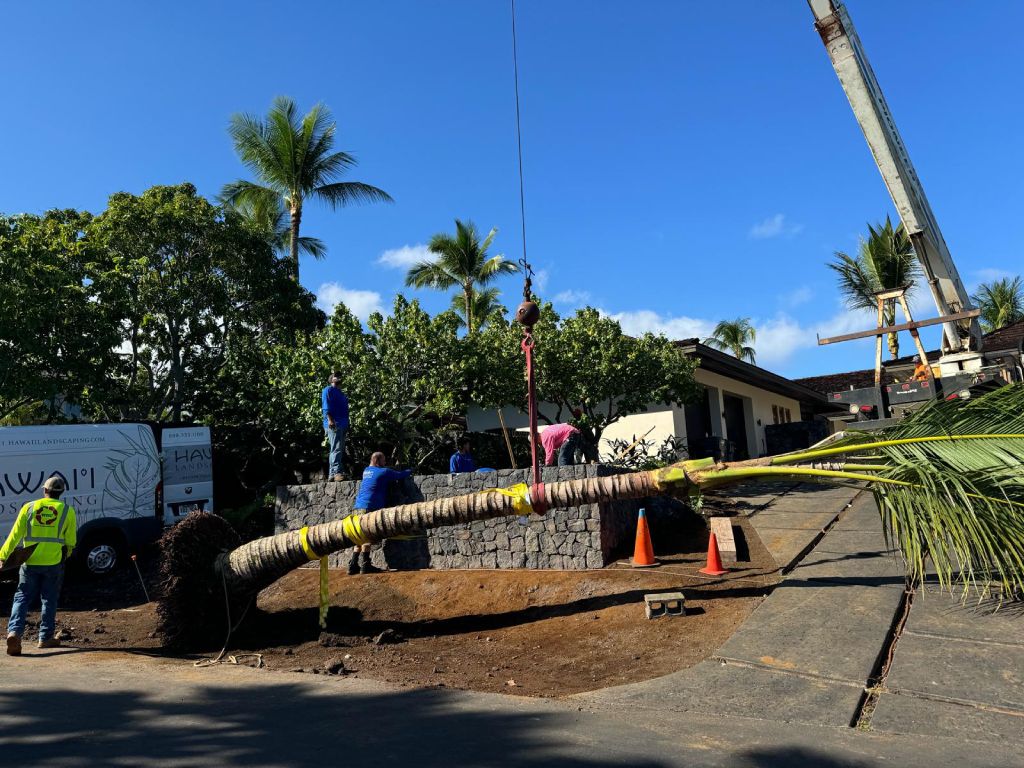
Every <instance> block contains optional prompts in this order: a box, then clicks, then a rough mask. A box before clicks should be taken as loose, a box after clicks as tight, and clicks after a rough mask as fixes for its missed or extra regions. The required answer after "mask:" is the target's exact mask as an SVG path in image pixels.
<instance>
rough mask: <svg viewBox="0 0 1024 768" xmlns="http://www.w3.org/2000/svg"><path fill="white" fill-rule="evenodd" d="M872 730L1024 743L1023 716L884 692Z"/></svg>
mask: <svg viewBox="0 0 1024 768" xmlns="http://www.w3.org/2000/svg"><path fill="white" fill-rule="evenodd" d="M871 730H872V731H882V732H888V733H908V734H909V733H912V734H920V735H934V736H953V737H957V738H963V739H970V740H975V741H993V742H1002V741H1004V740H1012V741H1016V742H1022V741H1024V716H1021V715H1011V714H1006V713H1002V712H996V711H993V710H984V709H979V708H977V707H971V706H964V705H962V704H952V703H949V702H944V701H935V700H932V699H923V698H921V697H919V696H901V695H898V694H892V693H883V694H882V695H881V696H880V697H879V699H878V704H877V706H876V707H875V712H874V714H873V715H872V717H871ZM1018 749H1019V747H1018ZM1021 762H1024V761H1021ZM947 764H948V763H947ZM1018 764H1020V763H1018Z"/></svg>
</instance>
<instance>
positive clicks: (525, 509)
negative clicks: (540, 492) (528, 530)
mask: <svg viewBox="0 0 1024 768" xmlns="http://www.w3.org/2000/svg"><path fill="white" fill-rule="evenodd" d="M481 493H500V494H501V495H502V496H509V497H511V498H512V508H513V509H514V510H515V511H516V514H517V515H528V514H530V513H531V512H533V507H532V506H530V486H528V485H527V484H526V483H518V484H517V485H513V486H510V487H508V488H488V489H487V490H486V491H481Z"/></svg>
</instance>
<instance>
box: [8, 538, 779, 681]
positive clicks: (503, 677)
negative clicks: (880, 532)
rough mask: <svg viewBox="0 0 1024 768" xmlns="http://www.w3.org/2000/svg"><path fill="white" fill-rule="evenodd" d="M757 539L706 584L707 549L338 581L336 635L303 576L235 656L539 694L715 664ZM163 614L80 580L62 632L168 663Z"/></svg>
mask: <svg viewBox="0 0 1024 768" xmlns="http://www.w3.org/2000/svg"><path fill="white" fill-rule="evenodd" d="M744 527H745V526H744ZM747 539H748V541H749V549H750V552H749V561H744V562H741V563H739V564H738V565H736V566H733V567H732V568H731V569H730V573H729V574H728V575H727V576H725V577H723V578H721V579H715V578H710V577H706V576H703V575H701V574H698V573H697V569H698V568H700V567H701V566H703V559H704V553H703V551H702V550H703V547H705V546H706V544H705V543H702V541H706V540H698V541H694V542H693V546H691V547H688V549H691V550H694V551H691V552H688V553H685V554H681V555H674V556H668V557H661V561H662V565H661V566H660V567H659V568H654V569H644V570H639V569H632V568H629V567H628V565H626V564H616V565H614V566H611V567H609V568H605V569H603V570H595V571H414V572H401V573H398V572H393V573H384V574H377V575H370V576H347V575H345V574H344V573H342V572H340V571H332V572H331V574H330V605H331V608H330V611H329V613H328V626H327V630H326V631H325V632H321V630H320V628H319V626H318V620H317V617H318V613H317V607H316V606H317V596H318V573H317V571H316V569H315V568H314V569H301V570H299V571H296V572H294V573H292V574H289V575H288V576H287V577H285V578H283V579H281V580H280V581H279V582H277V583H276V584H274V585H273V586H272V587H270V588H269V589H267V590H265V591H264V592H263V593H262V594H261V595H260V597H259V599H258V601H257V605H256V606H254V607H252V608H251V609H250V611H249V615H248V616H247V617H246V622H245V624H244V625H243V627H242V628H241V630H240V631H239V632H237V633H236V634H235V635H234V636H233V637H232V642H231V649H230V650H229V652H228V653H229V654H233V655H234V656H235V660H236V661H237V662H238V663H244V664H254V665H256V664H260V663H262V665H263V666H265V667H267V668H269V669H277V670H290V671H303V672H315V673H323V674H350V675H356V676H359V677H365V678H370V679H375V680H383V681H387V682H390V683H396V684H399V685H405V686H415V687H422V686H447V687H452V688H462V689H471V690H478V691H501V692H505V693H514V694H522V695H530V696H562V695H568V694H572V693H578V692H580V691H586V690H592V689H596V688H603V687H606V686H611V685H619V684H623V683H629V682H635V681H639V680H644V679H648V678H652V677H657V676H660V675H664V674H667V673H670V672H674V671H676V670H679V669H683V668H685V667H688V666H692V665H694V664H696V663H697V662H699V661H701V660H702V659H705V658H707V657H708V656H709V655H710V654H711V653H712V652H713V651H714V650H715V649H716V648H717V647H718V646H719V645H721V644H722V643H723V642H724V641H725V640H726V638H728V637H729V635H730V634H731V633H732V632H733V631H734V630H735V628H736V627H737V626H738V625H739V624H740V623H741V622H742V621H743V620H744V619H745V618H746V617H747V615H749V613H750V611H751V610H753V608H754V607H755V606H756V605H757V604H758V603H759V602H760V600H761V599H762V597H763V596H764V595H765V594H767V592H768V591H770V589H771V585H772V584H774V583H775V581H776V580H777V579H776V576H775V574H774V573H773V569H774V563H773V562H772V561H771V559H770V557H769V556H768V555H767V553H766V552H765V551H764V550H763V548H762V547H761V545H760V542H758V541H757V538H756V536H752V535H750V534H749V533H748V534H747ZM148 566H149V567H148V568H147V567H146V566H145V565H144V567H143V574H144V575H145V576H146V577H147V581H150V583H151V576H152V562H150V563H148ZM676 590H678V591H682V592H683V593H684V594H685V596H686V609H687V615H686V616H685V617H680V618H675V617H672V618H661V619H655V620H648V619H646V618H645V615H644V602H643V595H644V594H645V593H649V592H666V591H676ZM4 603H5V605H4V606H3V607H4V608H6V607H7V606H9V605H10V602H9V599H6V595H5V599H4ZM154 607H155V606H154V604H152V603H149V604H146V603H145V602H144V599H143V598H142V597H141V588H140V587H139V580H138V575H137V574H136V573H135V572H134V569H132V570H130V571H122V572H121V573H120V574H118V575H117V576H116V577H114V578H112V579H111V580H108V581H107V582H106V583H104V584H102V585H100V584H97V583H96V582H75V581H74V580H73V579H70V578H69V581H68V585H67V586H66V588H65V595H64V597H63V603H62V606H61V612H60V615H59V628H60V629H61V631H62V632H63V634H64V636H65V638H66V642H67V644H69V645H73V646H80V647H82V648H83V649H86V648H88V649H100V648H105V649H123V650H129V649H134V650H138V651H143V652H150V653H153V652H156V653H159V650H160V649H159V641H158V640H157V638H156V635H155V632H154V627H155V626H156V615H155V611H154ZM32 618H33V619H35V618H36V616H32Z"/></svg>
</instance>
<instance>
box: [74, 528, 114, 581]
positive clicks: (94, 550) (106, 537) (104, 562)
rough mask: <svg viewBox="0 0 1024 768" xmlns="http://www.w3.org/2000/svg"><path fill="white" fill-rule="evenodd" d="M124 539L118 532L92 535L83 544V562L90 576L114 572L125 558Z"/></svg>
mask: <svg viewBox="0 0 1024 768" xmlns="http://www.w3.org/2000/svg"><path fill="white" fill-rule="evenodd" d="M123 555H124V541H123V540H121V539H120V537H119V536H118V535H117V534H114V533H108V534H99V535H96V536H91V537H89V539H87V540H86V542H85V544H84V545H83V546H82V564H83V565H84V566H85V570H86V572H87V573H88V574H89V575H90V576H106V575H107V574H109V573H113V572H114V570H115V569H117V567H118V566H119V565H120V564H121V562H122V561H123V560H124V557H123Z"/></svg>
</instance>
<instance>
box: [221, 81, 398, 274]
mask: <svg viewBox="0 0 1024 768" xmlns="http://www.w3.org/2000/svg"><path fill="white" fill-rule="evenodd" d="M337 127H338V126H337V123H336V122H334V120H333V119H332V117H331V112H330V110H329V109H327V107H325V106H324V105H323V104H316V105H314V106H313V108H312V109H311V110H309V112H307V113H306V114H305V115H303V116H301V117H300V116H299V110H298V107H297V106H296V104H295V102H294V101H293V100H292V99H290V98H288V97H287V96H278V97H277V98H276V99H274V103H273V104H272V105H271V107H270V112H268V113H267V117H266V120H262V119H260V118H259V117H257V116H255V115H248V114H237V115H233V116H232V118H231V122H230V124H229V126H228V133H229V134H230V135H231V140H232V141H233V142H234V145H235V151H236V152H237V153H238V157H239V159H240V160H241V161H242V163H243V164H245V166H246V167H247V168H249V170H251V171H252V172H253V174H255V176H256V178H257V180H258V181H256V182H253V181H245V180H238V181H234V182H231V183H230V184H226V185H225V186H224V189H223V191H222V192H221V197H222V199H223V201H224V203H225V204H226V205H229V206H237V207H239V208H240V209H243V210H246V211H248V212H250V213H251V214H253V215H255V216H257V217H258V218H262V219H263V220H264V221H267V220H268V219H269V218H271V217H272V214H273V212H274V209H275V206H280V205H282V204H283V206H284V207H285V208H286V209H287V213H288V216H289V235H288V238H289V239H288V242H289V258H290V260H291V267H292V270H293V273H294V277H295V280H296V282H298V279H299V250H300V248H304V250H306V252H308V253H310V254H311V255H313V256H315V257H317V258H320V257H322V256H323V254H324V250H323V248H322V247H320V248H318V247H312V248H311V247H310V246H311V245H313V243H311V242H310V241H306V242H305V246H303V241H302V240H301V236H300V228H301V225H302V207H303V204H304V203H305V201H306V200H307V199H313V200H318V201H320V202H322V203H325V204H327V205H329V206H330V207H331V208H341V207H344V206H348V205H352V204H354V203H374V202H386V203H390V202H393V201H392V199H391V196H390V195H389V194H388V193H387V192H385V191H384V190H382V189H378V188H377V187H374V186H372V185H370V184H366V183H364V182H361V181H338V179H340V178H341V177H342V176H344V175H345V174H346V173H347V172H348V171H349V170H351V169H352V168H354V167H355V166H356V165H357V161H356V159H355V157H353V156H352V155H351V154H349V153H348V152H341V151H334V141H335V133H336V132H337ZM275 231H276V224H275ZM317 242H318V243H319V241H317ZM320 245H321V246H322V243H320Z"/></svg>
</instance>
